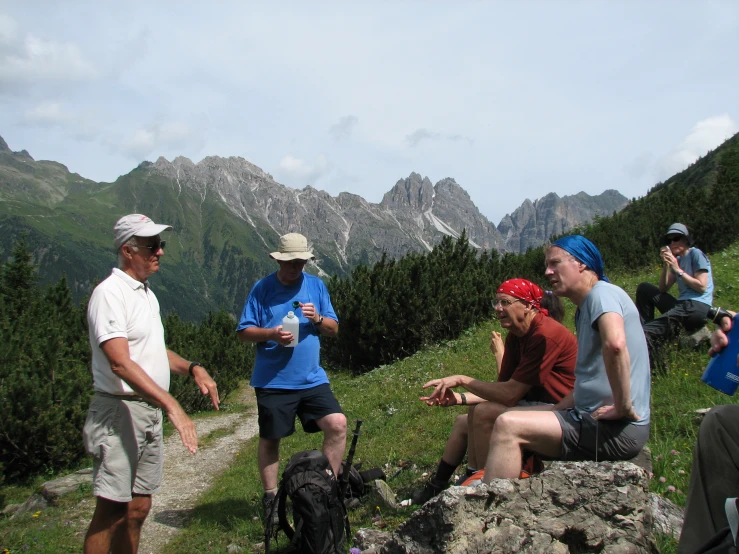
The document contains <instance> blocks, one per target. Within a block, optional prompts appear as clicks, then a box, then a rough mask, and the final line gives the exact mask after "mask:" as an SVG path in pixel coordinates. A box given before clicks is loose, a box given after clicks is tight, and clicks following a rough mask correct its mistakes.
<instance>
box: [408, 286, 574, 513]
mask: <svg viewBox="0 0 739 554" xmlns="http://www.w3.org/2000/svg"><path fill="white" fill-rule="evenodd" d="M493 306H494V308H495V312H496V315H497V317H498V319H499V321H500V324H501V326H502V327H503V328H504V329H508V336H507V337H506V341H505V353H504V354H503V359H502V363H501V364H500V369H499V372H498V380H497V382H485V381H479V380H477V379H472V378H471V377H468V376H466V375H452V376H450V377H444V378H443V379H434V380H432V381H429V382H428V383H426V384H425V385H424V388H429V387H435V388H434V391H433V392H432V393H431V394H430V395H429V396H424V397H422V398H421V400H422V401H424V402H426V404H428V405H429V406H445V407H446V406H454V405H463V406H464V405H469V408H468V412H467V413H466V414H462V415H460V416H458V417H457V419H456V420H455V423H454V427H453V429H452V434H451V435H450V437H449V439H448V440H447V443H446V447H445V448H444V453H443V455H442V457H441V460H440V461H439V465H438V467H437V470H436V473H435V475H434V476H433V477H432V478H431V479H430V480H429V481H428V482H427V483H426V486H425V487H424V488H423V489H422V490H420V491H417V492H416V493H414V494H413V498H412V501H413V503H414V504H423V503H425V502H426V501H428V500H429V499H430V498H432V497H433V496H435V495H437V494H438V493H439V492H441V491H442V490H443V489H444V488H446V486H447V484H448V482H449V479H450V478H451V476H452V474H453V473H454V471H455V470H456V468H457V467H458V466H459V464H460V463H462V460H463V458H464V454H465V451H466V452H467V462H468V467H467V475H471V474H473V473H474V472H475V471H477V469H480V468H481V467H482V466H483V465H484V463H485V460H486V458H487V452H488V445H489V442H490V432H491V431H492V428H493V425H494V424H495V420H496V419H497V418H498V416H499V415H500V414H502V413H503V412H505V411H506V410H507V409H509V408H511V407H513V406H524V407H525V406H536V405H541V404H556V403H557V402H559V401H560V400H562V398H564V397H565V396H567V394H569V392H570V391H571V390H572V387H573V386H574V382H575V373H574V372H575V363H576V360H577V339H576V338H575V336H574V335H573V334H572V333H571V332H570V331H569V330H568V329H567V328H566V327H565V326H564V325H562V324H561V323H560V321H561V319H562V316H563V315H564V309H563V307H562V304H561V302H560V301H559V299H558V298H556V297H555V296H553V295H552V294H551V293H548V294H545V293H544V291H543V290H542V289H541V288H540V287H538V286H537V285H535V284H534V283H532V282H530V281H527V280H525V279H510V280H508V281H506V282H504V283H503V284H502V285H500V287H499V288H498V291H497V293H496V295H495V300H494V301H493ZM550 312H551V313H550ZM496 335H497V333H494V334H493V337H492V342H491V349H492V350H493V352H494V353H496V346H495V343H496ZM453 387H463V388H464V389H465V390H467V391H469V392H468V393H458V392H454V391H453V390H452V388H453Z"/></svg>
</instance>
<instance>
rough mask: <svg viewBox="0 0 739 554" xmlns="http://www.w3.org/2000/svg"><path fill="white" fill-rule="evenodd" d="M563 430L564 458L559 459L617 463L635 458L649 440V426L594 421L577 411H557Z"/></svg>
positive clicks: (572, 409) (624, 422) (616, 421)
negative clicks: (617, 461) (616, 461)
mask: <svg viewBox="0 0 739 554" xmlns="http://www.w3.org/2000/svg"><path fill="white" fill-rule="evenodd" d="M554 414H555V415H556V416H557V418H558V419H559V424H560V426H561V427H562V455H561V456H559V457H558V459H559V460H569V461H582V460H596V459H597V460H598V461H601V460H603V461H607V460H608V461H615V460H630V459H632V458H634V457H635V456H636V455H637V454H639V452H640V451H641V449H642V448H643V447H644V445H645V444H646V442H647V440H648V439H649V424H646V425H635V424H634V423H633V422H631V421H624V420H615V421H605V420H597V419H593V416H591V415H590V414H589V413H587V412H580V411H578V410H576V409H575V408H570V409H569V410H560V411H555V412H554Z"/></svg>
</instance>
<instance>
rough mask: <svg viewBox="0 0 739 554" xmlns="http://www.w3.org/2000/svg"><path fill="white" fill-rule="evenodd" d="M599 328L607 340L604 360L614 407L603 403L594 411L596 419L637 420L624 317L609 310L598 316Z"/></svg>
mask: <svg viewBox="0 0 739 554" xmlns="http://www.w3.org/2000/svg"><path fill="white" fill-rule="evenodd" d="M598 331H599V332H600V337H601V342H602V343H603V362H604V364H605V366H606V374H607V375H608V382H609V384H610V385H611V392H612V393H613V406H601V407H600V408H598V409H597V410H595V412H594V413H593V416H594V417H595V418H596V419H628V420H631V421H637V420H638V419H639V416H638V415H637V414H636V412H634V406H633V405H632V403H631V357H630V356H629V350H628V348H627V347H626V331H625V329H624V320H623V318H622V317H621V315H620V314H617V313H614V312H607V313H605V314H603V315H602V316H600V317H599V318H598Z"/></svg>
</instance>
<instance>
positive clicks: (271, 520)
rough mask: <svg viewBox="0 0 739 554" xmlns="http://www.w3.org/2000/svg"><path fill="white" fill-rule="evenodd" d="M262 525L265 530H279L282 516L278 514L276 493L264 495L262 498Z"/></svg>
mask: <svg viewBox="0 0 739 554" xmlns="http://www.w3.org/2000/svg"><path fill="white" fill-rule="evenodd" d="M262 524H263V525H264V529H265V530H266V529H267V527H271V528H272V529H274V530H277V527H278V526H279V525H280V514H279V513H278V512H277V496H276V495H275V494H274V493H272V494H268V493H264V495H263V496H262Z"/></svg>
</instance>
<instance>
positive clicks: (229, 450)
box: [139, 387, 258, 554]
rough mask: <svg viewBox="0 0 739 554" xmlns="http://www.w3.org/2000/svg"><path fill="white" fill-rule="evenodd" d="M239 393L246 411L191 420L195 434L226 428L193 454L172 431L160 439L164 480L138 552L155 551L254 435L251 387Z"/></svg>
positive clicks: (143, 532) (172, 533) (163, 543)
mask: <svg viewBox="0 0 739 554" xmlns="http://www.w3.org/2000/svg"><path fill="white" fill-rule="evenodd" d="M245 388H246V389H247V390H246V391H244V392H243V393H241V396H240V398H239V400H238V401H239V402H240V403H244V404H248V405H249V406H253V407H254V409H253V410H250V411H249V412H248V413H239V414H225V413H224V414H219V415H216V416H213V417H209V418H203V419H199V420H196V421H195V426H196V428H197V431H198V437H205V436H206V435H208V433H211V432H212V431H214V430H216V429H229V430H233V431H234V432H233V433H230V432H229V433H227V434H225V435H224V436H222V437H219V438H217V439H214V440H213V441H212V442H211V441H208V442H207V443H206V445H205V446H203V447H201V448H200V449H199V450H198V453H197V454H195V455H194V456H193V455H192V454H190V453H189V452H188V451H187V450H186V449H185V448H184V447H183V446H182V442H181V441H180V435H179V434H178V433H176V432H175V433H173V434H172V435H171V436H170V437H169V438H167V439H166V440H165V442H164V444H165V453H164V481H163V484H162V488H161V489H160V491H159V493H157V494H155V495H154V496H153V505H152V510H151V513H150V514H149V517H148V518H147V520H146V523H145V524H144V529H143V531H142V534H141V543H140V545H139V553H140V554H158V553H159V552H161V550H162V547H163V546H164V545H165V544H166V543H167V542H169V541H170V540H171V539H172V538H173V537H174V536H175V535H177V534H178V533H179V531H180V529H181V528H182V526H183V525H184V522H185V521H186V519H187V517H188V515H189V514H190V512H191V511H192V508H193V506H194V504H195V501H196V500H197V498H198V496H199V495H200V494H201V493H202V492H203V491H205V490H207V489H208V488H209V487H210V486H211V485H212V483H213V480H214V479H215V478H216V477H217V476H218V475H220V474H221V472H222V471H224V470H225V469H226V468H228V467H229V466H230V465H231V462H232V461H233V459H234V456H235V455H236V453H237V452H238V451H239V450H240V449H241V447H242V446H243V445H244V441H246V440H248V439H250V438H252V437H253V436H255V435H256V434H257V430H258V428H257V416H256V403H255V400H254V396H253V389H251V388H250V387H248V388H247V387H245Z"/></svg>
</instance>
